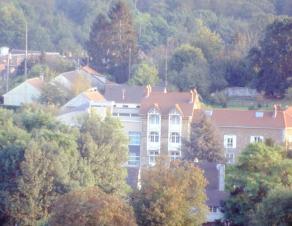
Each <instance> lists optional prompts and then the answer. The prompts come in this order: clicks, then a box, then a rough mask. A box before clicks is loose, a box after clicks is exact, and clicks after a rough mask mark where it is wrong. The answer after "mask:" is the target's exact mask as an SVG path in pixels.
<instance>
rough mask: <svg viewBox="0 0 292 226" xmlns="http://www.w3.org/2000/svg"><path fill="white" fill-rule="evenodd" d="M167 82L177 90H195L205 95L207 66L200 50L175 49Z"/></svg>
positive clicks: (188, 48)
mask: <svg viewBox="0 0 292 226" xmlns="http://www.w3.org/2000/svg"><path fill="white" fill-rule="evenodd" d="M169 69H170V73H169V80H170V82H171V83H172V84H174V85H175V86H176V87H177V88H178V89H179V90H181V91H186V90H189V89H191V88H196V89H197V90H198V92H199V93H200V94H201V95H203V96H204V95H206V94H207V91H208V89H209V86H210V80H209V79H210V78H209V66H208V62H207V61H206V59H205V57H204V54H203V52H202V50H201V49H199V48H196V47H192V46H190V45H182V46H180V47H179V48H177V49H176V51H175V52H174V54H173V56H172V57H171V59H170V63H169Z"/></svg>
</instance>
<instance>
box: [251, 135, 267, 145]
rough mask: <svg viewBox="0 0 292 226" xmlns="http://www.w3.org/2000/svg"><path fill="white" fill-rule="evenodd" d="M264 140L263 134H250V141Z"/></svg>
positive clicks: (258, 141)
mask: <svg viewBox="0 0 292 226" xmlns="http://www.w3.org/2000/svg"><path fill="white" fill-rule="evenodd" d="M263 141H264V137H263V136H251V137H250V143H262V142H263Z"/></svg>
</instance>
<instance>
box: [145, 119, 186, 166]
mask: <svg viewBox="0 0 292 226" xmlns="http://www.w3.org/2000/svg"><path fill="white" fill-rule="evenodd" d="M190 123H191V117H183V118H182V129H181V136H182V139H186V138H189V136H190ZM168 126H169V118H168V116H162V117H161V134H160V155H166V156H168V154H169V153H168V141H169V140H168V135H169V132H168ZM148 165H149V156H148V152H147V115H145V116H143V117H142V133H141V166H148Z"/></svg>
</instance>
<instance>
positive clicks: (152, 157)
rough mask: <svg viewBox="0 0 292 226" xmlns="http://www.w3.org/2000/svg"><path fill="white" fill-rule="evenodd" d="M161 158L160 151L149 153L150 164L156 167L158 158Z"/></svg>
mask: <svg viewBox="0 0 292 226" xmlns="http://www.w3.org/2000/svg"><path fill="white" fill-rule="evenodd" d="M158 156H159V151H149V164H150V165H152V166H154V165H155V163H156V158H157V157H158Z"/></svg>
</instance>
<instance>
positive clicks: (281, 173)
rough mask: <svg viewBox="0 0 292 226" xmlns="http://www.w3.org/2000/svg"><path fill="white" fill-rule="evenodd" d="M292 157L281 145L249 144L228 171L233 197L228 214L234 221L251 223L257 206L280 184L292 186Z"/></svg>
mask: <svg viewBox="0 0 292 226" xmlns="http://www.w3.org/2000/svg"><path fill="white" fill-rule="evenodd" d="M291 174H292V160H291V159H289V158H287V157H286V152H284V151H283V149H282V148H281V147H278V146H268V145H266V144H263V143H258V144H251V145H249V146H248V147H247V148H246V149H245V150H244V151H243V152H242V153H241V155H240V156H239V159H238V163H237V164H235V165H234V166H230V167H229V169H228V171H227V174H226V182H227V189H228V190H229V191H230V198H229V199H228V200H227V201H226V203H225V215H226V218H227V219H229V220H231V221H232V223H233V224H234V225H250V224H251V222H250V221H251V216H252V213H253V212H254V211H255V209H256V206H257V205H258V204H259V203H261V202H262V200H263V199H264V198H265V197H266V196H267V194H268V192H269V191H270V190H272V189H275V188H277V187H287V188H289V187H291V185H292V179H291V176H290V175H291Z"/></svg>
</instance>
